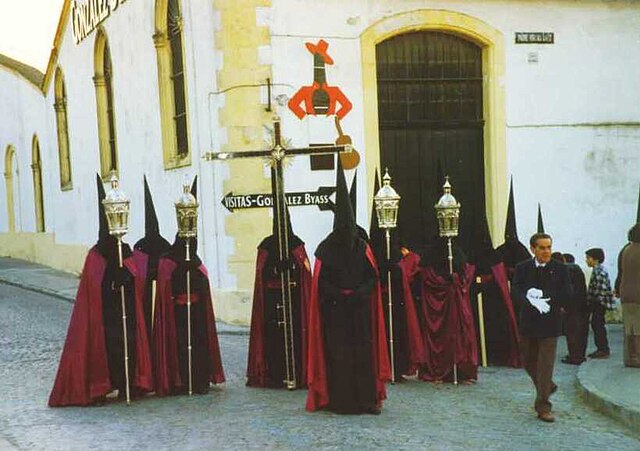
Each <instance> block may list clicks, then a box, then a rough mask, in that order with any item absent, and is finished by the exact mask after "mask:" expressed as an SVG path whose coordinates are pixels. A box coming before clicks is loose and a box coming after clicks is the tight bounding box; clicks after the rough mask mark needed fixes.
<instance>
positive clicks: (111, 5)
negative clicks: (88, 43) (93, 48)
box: [71, 0, 127, 44]
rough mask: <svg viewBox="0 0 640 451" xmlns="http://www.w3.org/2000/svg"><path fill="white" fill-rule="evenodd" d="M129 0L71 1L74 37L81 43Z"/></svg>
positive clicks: (77, 42)
mask: <svg viewBox="0 0 640 451" xmlns="http://www.w3.org/2000/svg"><path fill="white" fill-rule="evenodd" d="M126 1H127V0H80V1H78V0H73V3H71V24H72V25H73V39H74V40H75V41H76V44H79V43H80V41H82V40H83V39H84V38H86V37H87V36H89V35H90V34H91V33H92V32H93V31H94V30H95V29H96V28H98V25H100V24H101V23H102V22H104V20H105V19H106V18H107V17H109V16H110V15H111V13H112V12H114V11H115V10H116V9H118V6H120V5H122V4H123V3H125V2H126Z"/></svg>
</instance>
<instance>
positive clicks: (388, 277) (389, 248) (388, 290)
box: [385, 229, 396, 383]
mask: <svg viewBox="0 0 640 451" xmlns="http://www.w3.org/2000/svg"><path fill="white" fill-rule="evenodd" d="M385 234H386V237H387V265H388V268H387V295H388V298H389V352H390V354H391V382H393V383H395V381H396V371H395V365H394V363H395V359H394V352H393V303H392V301H391V299H392V297H391V296H392V295H391V292H392V290H391V234H390V233H389V229H386V230H385Z"/></svg>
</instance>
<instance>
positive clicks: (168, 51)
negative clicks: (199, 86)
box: [153, 0, 191, 169]
mask: <svg viewBox="0 0 640 451" xmlns="http://www.w3.org/2000/svg"><path fill="white" fill-rule="evenodd" d="M182 23H183V22H182V15H181V13H180V3H179V0H156V34H155V35H154V36H153V39H154V42H155V45H156V50H157V57H158V87H159V93H160V121H161V126H162V147H163V159H164V165H165V168H166V169H172V168H176V167H181V166H187V165H189V164H191V158H190V152H189V118H188V114H187V95H186V84H185V72H184V51H183V50H184V47H183V45H182Z"/></svg>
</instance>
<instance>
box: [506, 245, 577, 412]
mask: <svg viewBox="0 0 640 451" xmlns="http://www.w3.org/2000/svg"><path fill="white" fill-rule="evenodd" d="M529 245H530V247H531V252H532V253H533V255H534V258H533V259H530V260H526V261H524V262H521V263H519V264H518V265H517V266H516V268H515V273H514V277H513V282H512V284H511V296H512V298H513V301H514V302H515V303H517V304H519V309H518V310H520V335H521V337H520V349H521V350H522V361H523V363H524V367H525V370H526V371H527V373H528V374H529V376H530V377H531V380H532V381H533V384H534V386H535V387H536V401H535V404H534V407H535V409H536V412H537V413H538V418H539V419H540V420H542V421H545V422H548V423H551V422H553V421H555V418H554V416H553V414H552V413H551V402H549V396H550V395H551V394H552V393H553V392H555V391H556V389H557V386H556V385H555V384H554V383H553V380H552V379H553V365H554V363H555V358H556V344H557V341H558V336H559V335H561V333H562V317H561V310H562V309H563V308H566V307H567V306H568V305H569V302H570V299H571V282H570V279H569V272H568V270H567V267H566V266H565V265H564V264H563V263H560V262H558V261H556V260H552V259H551V245H552V240H551V236H550V235H547V234H546V233H536V234H534V235H533V236H532V237H531V239H530V240H529Z"/></svg>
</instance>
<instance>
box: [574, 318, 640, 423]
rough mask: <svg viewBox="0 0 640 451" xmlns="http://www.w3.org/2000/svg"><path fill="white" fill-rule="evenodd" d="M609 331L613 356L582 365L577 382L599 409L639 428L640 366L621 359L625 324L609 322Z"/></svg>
mask: <svg viewBox="0 0 640 451" xmlns="http://www.w3.org/2000/svg"><path fill="white" fill-rule="evenodd" d="M607 331H608V338H609V346H610V348H611V356H610V357H609V358H608V359H604V360H594V359H589V360H587V361H586V362H585V363H583V364H582V365H580V369H579V370H578V374H577V379H576V386H577V387H578V390H579V391H580V392H581V394H582V397H583V398H584V400H585V401H586V402H587V403H588V404H590V405H591V406H593V407H594V408H595V409H596V410H599V411H600V412H602V413H604V414H605V415H607V416H609V417H611V418H614V419H616V420H618V421H619V422H621V423H622V424H624V425H625V426H627V427H629V428H631V429H633V430H635V431H640V368H628V367H625V366H624V364H623V363H622V342H623V337H622V325H621V324H609V325H607ZM589 338H590V339H591V337H589ZM591 341H592V340H591ZM590 344H591V343H590ZM591 345H592V344H591ZM592 346H593V345H592ZM593 350H595V349H593ZM590 351H591V350H589V352H590Z"/></svg>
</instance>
